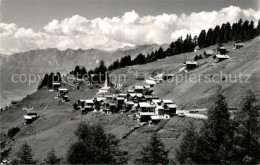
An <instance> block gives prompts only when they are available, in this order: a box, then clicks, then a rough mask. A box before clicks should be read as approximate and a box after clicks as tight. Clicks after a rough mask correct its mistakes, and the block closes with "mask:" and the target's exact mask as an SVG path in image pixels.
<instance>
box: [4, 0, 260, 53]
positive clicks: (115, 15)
mask: <svg viewBox="0 0 260 165" xmlns="http://www.w3.org/2000/svg"><path fill="white" fill-rule="evenodd" d="M0 1H1V5H0V7H1V8H0V13H1V24H0V34H2V35H1V43H2V44H1V46H0V48H1V49H2V50H11V51H22V50H29V49H35V48H47V47H57V48H59V49H66V48H69V47H70V48H75V49H76V48H90V47H94V48H101V49H107V50H112V49H116V48H118V47H122V46H125V45H135V44H144V43H157V44H162V43H165V42H171V41H172V40H174V39H176V37H178V36H180V35H185V34H186V33H191V34H194V33H197V32H198V31H199V30H201V29H202V28H205V29H207V28H209V27H212V26H215V25H216V24H221V23H224V22H226V21H230V22H234V21H237V19H238V18H239V17H241V18H244V19H250V20H254V21H256V20H257V19H258V18H259V0H0ZM204 11H205V12H204ZM164 13H165V14H164ZM223 13H224V14H223Z"/></svg>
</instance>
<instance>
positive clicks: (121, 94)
mask: <svg viewBox="0 0 260 165" xmlns="http://www.w3.org/2000/svg"><path fill="white" fill-rule="evenodd" d="M126 96H127V94H125V93H120V94H118V97H123V98H126Z"/></svg>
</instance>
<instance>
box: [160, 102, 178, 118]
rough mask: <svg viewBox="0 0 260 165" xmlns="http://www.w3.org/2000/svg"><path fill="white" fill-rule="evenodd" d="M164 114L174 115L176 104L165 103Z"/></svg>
mask: <svg viewBox="0 0 260 165" xmlns="http://www.w3.org/2000/svg"><path fill="white" fill-rule="evenodd" d="M164 108H165V109H164V112H163V114H164V115H169V116H174V115H176V110H177V105H176V104H167V105H166V106H165V107H164Z"/></svg>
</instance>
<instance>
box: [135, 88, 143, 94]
mask: <svg viewBox="0 0 260 165" xmlns="http://www.w3.org/2000/svg"><path fill="white" fill-rule="evenodd" d="M144 89H145V88H144V86H134V92H135V93H142V94H143V93H144V91H145V90H144Z"/></svg>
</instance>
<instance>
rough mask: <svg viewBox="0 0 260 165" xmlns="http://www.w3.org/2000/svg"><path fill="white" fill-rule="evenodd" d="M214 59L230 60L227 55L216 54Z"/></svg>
mask: <svg viewBox="0 0 260 165" xmlns="http://www.w3.org/2000/svg"><path fill="white" fill-rule="evenodd" d="M216 57H217V58H223V59H229V58H230V57H229V56H228V55H220V54H217V55H216Z"/></svg>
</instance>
